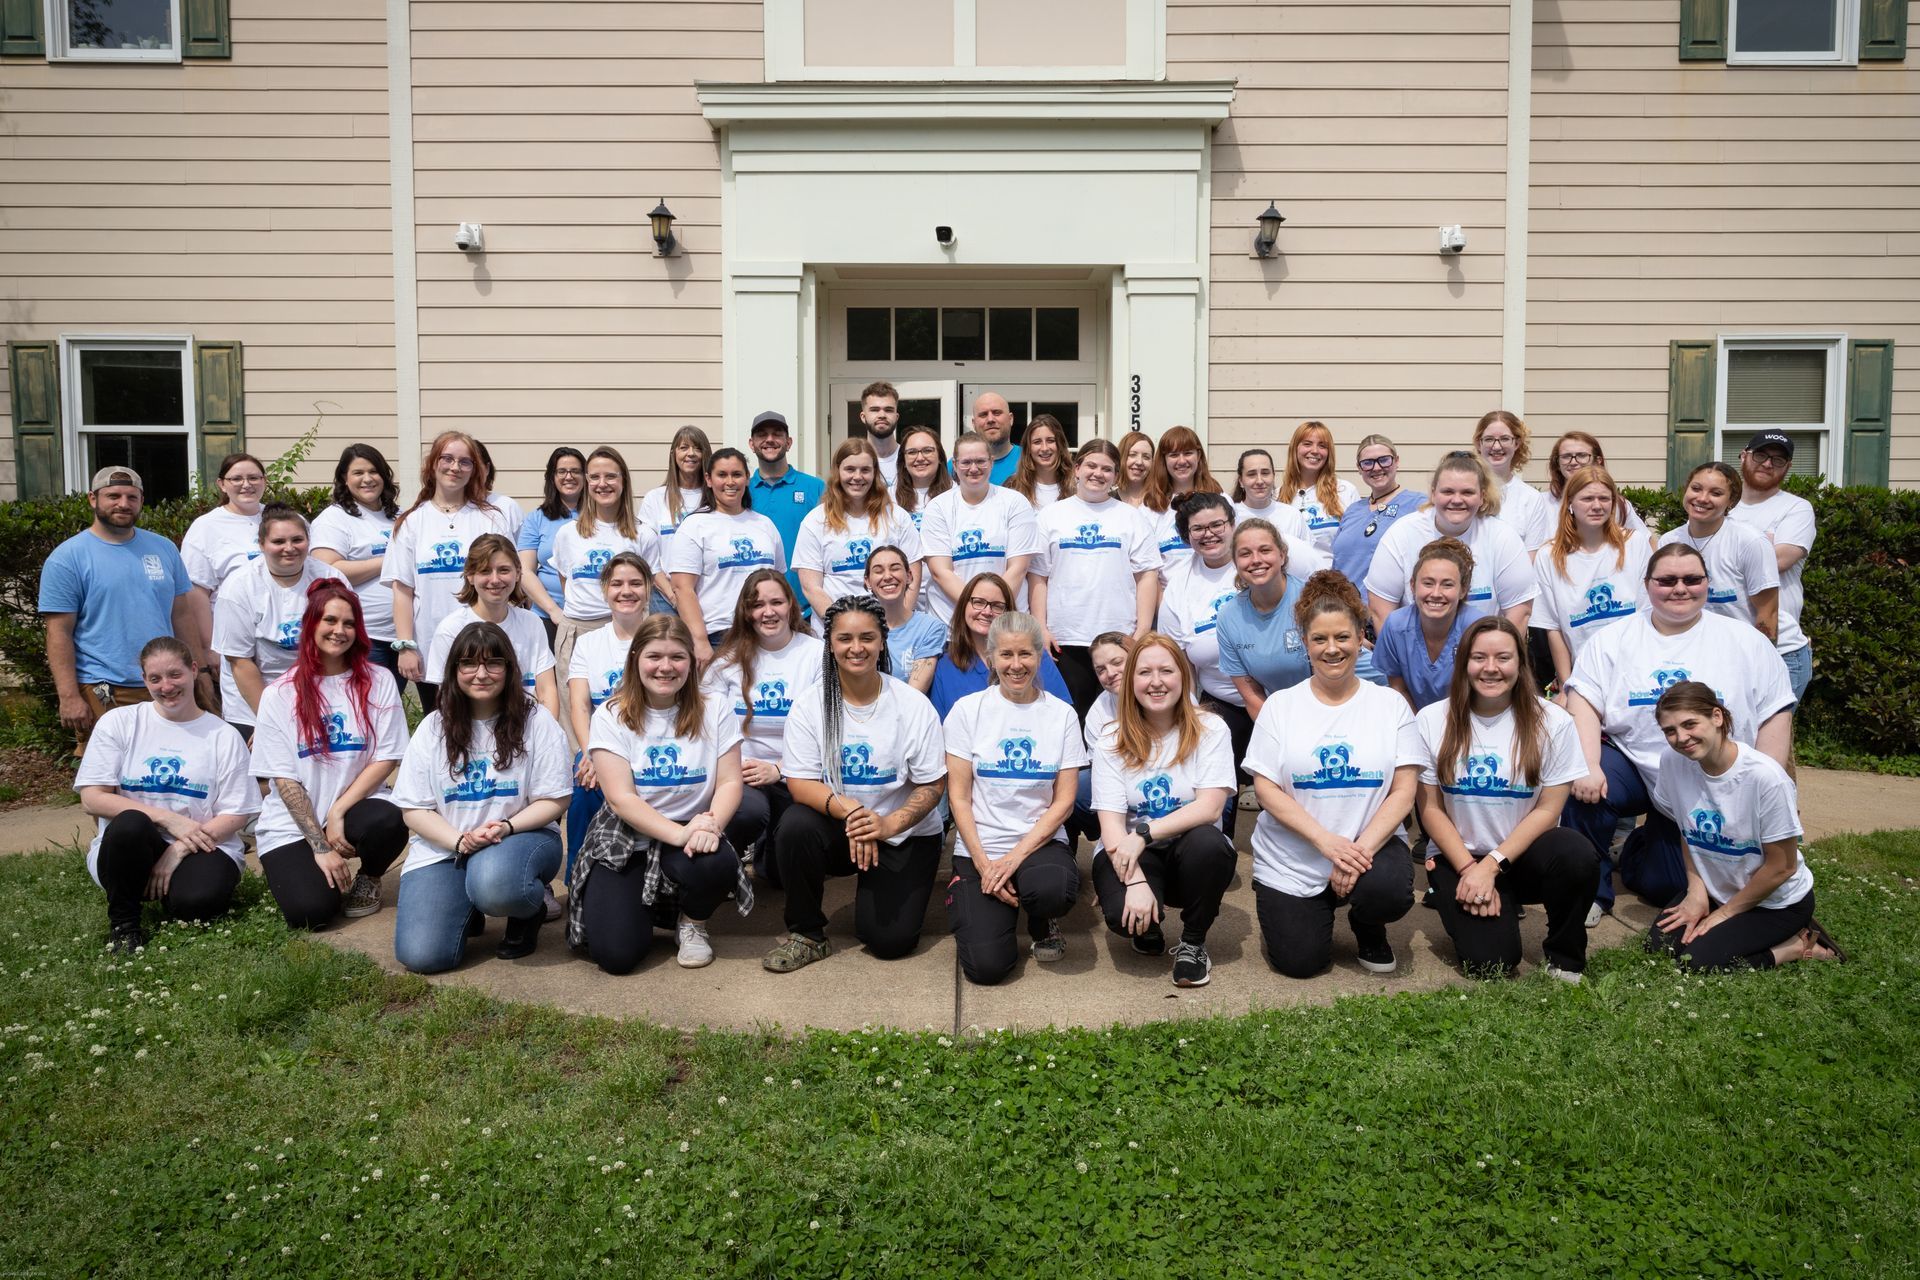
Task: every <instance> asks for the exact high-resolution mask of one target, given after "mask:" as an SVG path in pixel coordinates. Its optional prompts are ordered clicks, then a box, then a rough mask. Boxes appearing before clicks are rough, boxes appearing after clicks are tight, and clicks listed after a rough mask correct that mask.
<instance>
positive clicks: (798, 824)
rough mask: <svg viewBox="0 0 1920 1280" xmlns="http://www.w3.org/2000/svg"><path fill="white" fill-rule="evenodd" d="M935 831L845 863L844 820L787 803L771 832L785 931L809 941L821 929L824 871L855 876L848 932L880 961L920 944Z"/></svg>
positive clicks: (936, 860)
mask: <svg viewBox="0 0 1920 1280" xmlns="http://www.w3.org/2000/svg"><path fill="white" fill-rule="evenodd" d="M940 843H941V841H940V837H939V836H938V835H930V836H908V837H907V838H906V839H905V840H902V841H901V842H900V843H899V844H883V845H881V846H880V861H879V863H878V864H876V865H875V866H872V867H869V868H868V869H867V870H865V871H862V870H860V869H859V868H857V867H855V866H854V865H853V846H852V845H851V844H849V843H848V841H847V827H846V823H844V822H840V821H836V820H834V819H832V818H829V817H827V816H826V815H825V814H823V813H821V812H820V811H819V810H817V809H810V808H808V807H807V806H806V805H804V804H795V805H793V806H791V807H790V808H789V809H788V810H787V812H786V814H785V816H783V817H782V818H781V819H780V829H779V830H778V831H777V832H776V833H775V835H774V842H773V844H774V853H775V856H776V857H777V858H778V860H779V863H780V882H781V884H782V885H784V886H785V888H786V891H787V910H786V922H787V929H788V931H789V932H792V933H797V934H800V935H801V936H802V937H807V938H812V939H814V940H815V941H816V942H817V941H820V940H822V939H824V938H825V937H826V936H827V913H826V912H825V911H824V910H822V909H821V905H820V903H821V899H822V898H823V897H824V896H825V895H826V891H827V877H828V876H858V877H859V886H858V888H857V889H856V890H855V893H854V900H853V936H854V937H856V938H858V939H860V941H861V942H864V943H865V944H866V946H867V950H869V951H871V952H872V953H873V954H874V955H875V956H877V957H879V958H880V959H882V960H898V959H899V958H900V957H901V956H904V955H907V954H909V953H910V952H912V950H913V949H914V948H915V947H916V946H918V945H920V929H921V926H922V925H924V924H925V923H926V920H927V902H928V900H929V899H931V898H932V897H933V877H934V873H935V872H937V871H938V870H939V869H940Z"/></svg>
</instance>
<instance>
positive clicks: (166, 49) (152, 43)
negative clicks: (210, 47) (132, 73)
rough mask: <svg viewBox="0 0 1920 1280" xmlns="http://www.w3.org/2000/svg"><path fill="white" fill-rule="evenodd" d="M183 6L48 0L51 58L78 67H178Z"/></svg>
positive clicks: (168, 1)
mask: <svg viewBox="0 0 1920 1280" xmlns="http://www.w3.org/2000/svg"><path fill="white" fill-rule="evenodd" d="M181 3H182V0H46V5H47V35H48V38H49V40H50V44H49V47H48V50H47V53H48V57H49V58H51V59H53V60H55V61H74V62H178V61H180V47H181V39H180V23H181V15H180V6H181Z"/></svg>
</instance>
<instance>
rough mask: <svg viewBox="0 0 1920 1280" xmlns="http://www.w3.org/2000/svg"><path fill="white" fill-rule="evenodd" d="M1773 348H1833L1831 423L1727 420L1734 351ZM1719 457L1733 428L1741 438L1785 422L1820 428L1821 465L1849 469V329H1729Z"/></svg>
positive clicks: (1720, 384) (1722, 339) (1719, 340)
mask: <svg viewBox="0 0 1920 1280" xmlns="http://www.w3.org/2000/svg"><path fill="white" fill-rule="evenodd" d="M1755 347H1769V348H1772V349H1774V350H1782V351H1825V352H1826V353H1827V404H1826V413H1827V419H1826V421H1825V422H1743V423H1739V424H1737V425H1733V426H1729V425H1728V423H1727V371H1728V365H1729V364H1730V363H1731V362H1730V361H1729V360H1728V358H1727V353H1728V352H1729V351H1741V350H1751V349H1753V348H1755ZM1713 368H1714V389H1713V392H1714V394H1713V427H1714V431H1713V437H1714V438H1713V456H1714V457H1716V458H1719V457H1724V456H1725V454H1726V442H1727V439H1728V433H1729V432H1732V433H1733V435H1734V436H1735V437H1736V438H1737V437H1738V436H1740V435H1748V436H1751V435H1752V434H1753V433H1754V432H1756V431H1764V430H1766V429H1767V428H1769V427H1779V428H1781V429H1782V430H1786V431H1817V432H1819V433H1820V457H1819V470H1820V472H1821V474H1823V475H1825V476H1828V477H1829V478H1831V477H1833V476H1838V475H1843V474H1845V473H1844V472H1843V471H1842V470H1841V468H1842V466H1843V464H1844V462H1845V459H1844V458H1843V457H1842V456H1841V453H1842V450H1843V449H1844V447H1845V444H1846V435H1847V433H1846V430H1845V428H1846V421H1845V415H1846V394H1847V388H1846V380H1847V335H1846V334H1844V333H1723V334H1719V335H1717V337H1716V340H1715V346H1714V362H1713Z"/></svg>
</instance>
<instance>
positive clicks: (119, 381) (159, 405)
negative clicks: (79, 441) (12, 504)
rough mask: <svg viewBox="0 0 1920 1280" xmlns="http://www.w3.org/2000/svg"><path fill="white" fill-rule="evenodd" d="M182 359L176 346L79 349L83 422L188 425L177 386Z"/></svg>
mask: <svg viewBox="0 0 1920 1280" xmlns="http://www.w3.org/2000/svg"><path fill="white" fill-rule="evenodd" d="M181 359H182V353H181V352H179V351H125V350H119V349H116V348H113V347H99V348H95V349H92V350H83V351H81V353H80V422H81V425H82V426H88V427H95V426H98V427H165V426H184V425H186V421H187V419H186V404H185V401H184V399H183V395H184V393H183V391H182V389H181V386H180V361H181ZM143 478H144V477H143Z"/></svg>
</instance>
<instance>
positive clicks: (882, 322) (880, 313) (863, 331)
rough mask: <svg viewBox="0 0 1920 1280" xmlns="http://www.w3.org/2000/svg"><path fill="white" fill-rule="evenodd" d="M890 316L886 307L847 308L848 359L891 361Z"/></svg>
mask: <svg viewBox="0 0 1920 1280" xmlns="http://www.w3.org/2000/svg"><path fill="white" fill-rule="evenodd" d="M887 336H888V316H887V308H885V307H848V308H847V359H849V360H889V359H892V358H893V353H892V351H891V350H889V349H888V346H887Z"/></svg>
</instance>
